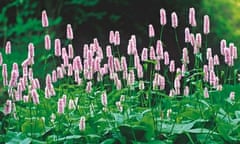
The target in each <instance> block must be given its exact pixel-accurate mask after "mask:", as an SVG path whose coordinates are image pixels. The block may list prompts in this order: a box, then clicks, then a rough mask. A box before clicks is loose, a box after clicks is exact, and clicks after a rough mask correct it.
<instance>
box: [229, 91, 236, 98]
mask: <svg viewBox="0 0 240 144" xmlns="http://www.w3.org/2000/svg"><path fill="white" fill-rule="evenodd" d="M229 99H230V100H235V92H233V91H232V92H231V93H230V94H229Z"/></svg>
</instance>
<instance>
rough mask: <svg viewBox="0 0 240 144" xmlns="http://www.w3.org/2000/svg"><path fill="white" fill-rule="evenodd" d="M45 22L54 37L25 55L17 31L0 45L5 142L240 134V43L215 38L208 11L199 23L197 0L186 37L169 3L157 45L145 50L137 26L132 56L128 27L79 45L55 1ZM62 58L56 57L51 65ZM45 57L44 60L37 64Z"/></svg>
mask: <svg viewBox="0 0 240 144" xmlns="http://www.w3.org/2000/svg"><path fill="white" fill-rule="evenodd" d="M210 18H211V17H210ZM41 22H42V27H41V28H39V29H40V31H42V33H39V34H37V35H38V37H39V39H42V40H44V46H39V45H38V42H36V43H35V42H33V41H32V42H29V44H28V49H26V50H25V52H26V53H25V55H24V59H23V60H19V61H16V60H15V59H14V57H13V55H14V53H15V47H14V46H12V45H11V40H9V41H7V42H6V43H5V49H4V50H2V51H1V53H0V65H1V67H0V68H1V70H2V76H1V80H2V82H3V86H1V92H2V95H1V101H2V102H3V103H4V104H3V105H1V116H0V119H1V123H0V126H1V129H0V134H1V135H0V141H1V142H6V143H7V142H8V143H103V144H106V143H144V142H145V143H178V142H181V143H239V142H240V135H239V133H240V127H239V124H240V111H239V107H240V101H239V92H240V90H239V89H238V87H239V82H238V78H237V76H238V70H237V69H235V68H234V67H233V66H234V62H235V61H236V60H237V58H238V56H237V47H236V46H235V45H234V44H233V43H229V44H227V42H226V40H222V41H221V42H220V44H221V47H220V48H218V49H217V50H216V51H219V52H218V53H220V54H219V55H218V54H215V53H214V51H212V49H211V48H209V47H208V34H209V33H210V20H209V16H208V15H205V16H204V18H203V25H199V24H198V23H197V22H196V19H195V9H194V8H190V9H189V24H188V25H187V27H186V29H185V33H184V34H185V41H184V42H182V43H184V45H182V44H180V43H179V39H178V33H179V32H178V16H177V13H175V12H172V13H171V21H167V18H166V12H165V10H164V9H161V10H160V26H159V27H158V29H160V32H159V33H158V32H155V29H154V27H153V25H152V24H149V26H148V34H149V39H148V40H147V41H148V43H149V45H148V46H146V47H145V48H143V49H142V52H141V54H140V52H139V48H138V47H139V46H137V43H136V39H137V37H136V35H131V38H130V39H129V41H128V47H127V48H126V51H127V56H126V57H125V56H122V55H121V53H120V52H119V49H120V48H121V49H124V48H123V47H121V45H120V43H121V42H122V41H121V40H120V33H119V31H110V33H109V42H108V44H107V45H106V48H105V47H104V48H103V47H102V46H101V43H100V42H99V41H98V39H97V38H95V39H94V40H93V42H91V43H90V44H84V47H83V49H82V50H83V55H81V56H80V55H79V54H77V53H74V48H73V44H72V42H73V40H74V33H73V32H74V31H73V29H72V25H71V24H68V25H67V27H66V31H65V33H66V39H59V38H56V37H55V36H54V35H52V34H51V31H50V29H51V21H48V16H47V13H46V11H45V10H44V11H43V12H42V21H41ZM23 25H24V24H23ZM166 25H171V26H172V28H171V30H172V31H173V32H174V33H175V35H173V38H174V39H175V43H176V45H177V47H176V52H177V53H178V54H179V55H181V59H179V62H178V63H175V60H173V59H171V55H169V53H168V45H167V44H166V43H165V42H164V41H163V37H164V35H162V34H163V31H164V30H165V28H166V27H165V26H166ZM197 26H203V32H198V31H195V30H196V27H197ZM39 35H40V36H39ZM157 35H158V36H157ZM209 42H210V41H209ZM44 48H45V49H44ZM27 50H28V51H27ZM35 50H36V51H35ZM37 50H38V51H41V52H42V55H41V56H40V59H38V58H39V57H37V56H36V55H37V54H38V51H37ZM190 56H192V57H193V58H194V59H193V60H191V61H190V59H189V57H190ZM9 59H11V60H12V61H13V62H12V63H11V62H9ZM52 60H54V61H53V65H54V66H55V67H54V66H51V68H52V69H51V71H50V72H44V71H45V70H46V69H47V68H48V67H49V65H48V64H49V62H50V61H52ZM38 61H43V63H42V65H37V66H36V64H37V63H38ZM6 62H7V63H6ZM221 65H224V67H222V66H221ZM37 71H43V72H42V74H43V75H44V76H45V81H42V80H39V79H38V77H37V76H36V75H35V72H37Z"/></svg>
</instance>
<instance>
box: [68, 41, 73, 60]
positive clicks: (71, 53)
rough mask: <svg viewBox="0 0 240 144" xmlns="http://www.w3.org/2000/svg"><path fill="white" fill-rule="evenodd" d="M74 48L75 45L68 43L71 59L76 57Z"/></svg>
mask: <svg viewBox="0 0 240 144" xmlns="http://www.w3.org/2000/svg"><path fill="white" fill-rule="evenodd" d="M73 51H74V50H73V46H72V44H69V45H68V58H69V59H73V57H74V52H73Z"/></svg>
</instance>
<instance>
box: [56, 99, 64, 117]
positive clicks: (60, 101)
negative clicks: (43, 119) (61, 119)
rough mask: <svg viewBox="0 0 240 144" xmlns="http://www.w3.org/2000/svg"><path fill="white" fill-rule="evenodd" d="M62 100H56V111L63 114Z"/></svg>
mask: <svg viewBox="0 0 240 144" xmlns="http://www.w3.org/2000/svg"><path fill="white" fill-rule="evenodd" d="M64 107H65V106H64V100H63V98H60V99H59V100H58V113H59V114H63V113H64Z"/></svg>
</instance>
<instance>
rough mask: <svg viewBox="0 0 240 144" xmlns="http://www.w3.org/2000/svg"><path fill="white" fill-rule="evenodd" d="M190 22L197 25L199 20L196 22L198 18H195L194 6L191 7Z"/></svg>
mask: <svg viewBox="0 0 240 144" xmlns="http://www.w3.org/2000/svg"><path fill="white" fill-rule="evenodd" d="M189 24H190V25H191V26H192V27H196V26H197V22H196V18H195V9H194V8H190V9H189Z"/></svg>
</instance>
